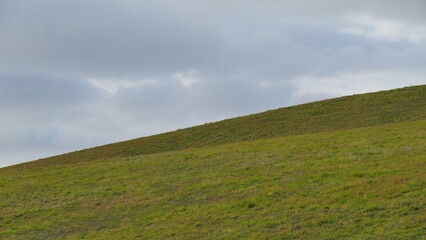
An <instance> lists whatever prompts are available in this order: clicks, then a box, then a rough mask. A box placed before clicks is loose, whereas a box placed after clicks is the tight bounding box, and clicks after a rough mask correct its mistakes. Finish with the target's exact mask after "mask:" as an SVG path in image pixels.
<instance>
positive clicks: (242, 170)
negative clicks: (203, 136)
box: [0, 121, 426, 239]
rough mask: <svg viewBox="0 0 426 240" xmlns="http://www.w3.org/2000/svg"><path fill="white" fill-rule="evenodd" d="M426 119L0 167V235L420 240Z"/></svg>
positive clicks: (424, 218) (424, 217) (424, 221)
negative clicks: (87, 159) (48, 164)
mask: <svg viewBox="0 0 426 240" xmlns="http://www.w3.org/2000/svg"><path fill="white" fill-rule="evenodd" d="M425 157H426V121H416V122H405V123H398V124H389V125H384V126H378V127H369V128H360V129H355V130H345V131H336V132H332V133H325V134H324V133H322V134H306V135H300V136H291V137H281V138H274V139H266V140H258V141H250V142H244V143H238V144H236V143H233V144H226V145H221V146H211V147H204V148H199V149H192V150H185V151H174V152H166V153H158V154H151V155H146V156H139V157H129V158H118V159H109V160H100V161H90V162H79V163H76V164H68V165H67V167H66V168H64V167H61V166H52V167H41V168H6V169H2V170H1V175H0V182H1V189H2V197H1V199H0V209H1V210H0V216H1V223H0V238H1V239H49V238H57V239H84V238H88V239H137V238H144V239H168V238H171V239H337V238H340V239H421V238H422V237H425V236H426V229H425V226H426V214H425V207H426V202H425V199H426V191H425V187H426V164H425Z"/></svg>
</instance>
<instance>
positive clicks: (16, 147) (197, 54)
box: [0, 0, 426, 167]
mask: <svg viewBox="0 0 426 240" xmlns="http://www.w3.org/2000/svg"><path fill="white" fill-rule="evenodd" d="M425 13H426V1H424V0H375V1H371V0H357V1H353V0H351V1H345V0H315V1H312V0H309V1H308V0H244V1H242V0H231V1H230V0H226V1H225V0H155V1H146V0H138V1H136V0H99V1H98V0H60V1H58V0H0V167H4V166H8V165H13V164H17V163H21V162H25V161H31V160H36V159H39V158H43V157H48V156H52V155H57V154H61V153H66V152H70V151H75V150H80V149H84V148H88V147H93V146H98V145H103V144H107V143H113V142H117V141H123V140H128V139H133V138H138V137H142V136H148V135H152V134H157V133H161V132H166V131H171V130H176V129H179V128H185V127H189V126H194V125H198V124H203V123H206V122H213V121H218V120H222V119H226V118H231V117H237V116H242V115H246V114H251V113H257V112H262V111H266V110H270V109H275V108H279V107H286V106H291V105H295V104H301V103H306V102H310V101H316V100H321V99H327V98H333V97H339V96H344V95H350V94H358V93H366V92H373V91H379V90H386V89H392V88H399V87H405V86H412V85H421V84H426V14H425Z"/></svg>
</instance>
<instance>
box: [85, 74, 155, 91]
mask: <svg viewBox="0 0 426 240" xmlns="http://www.w3.org/2000/svg"><path fill="white" fill-rule="evenodd" d="M87 81H88V82H89V83H90V84H92V85H93V86H95V87H97V88H99V89H102V90H104V91H106V92H108V93H109V94H112V95H115V94H116V93H117V91H118V90H120V89H126V88H131V87H136V86H144V85H149V84H155V83H157V81H158V80H157V79H143V80H133V79H117V78H90V79H88V80H87Z"/></svg>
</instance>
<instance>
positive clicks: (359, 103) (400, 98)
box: [26, 85, 426, 166]
mask: <svg viewBox="0 0 426 240" xmlns="http://www.w3.org/2000/svg"><path fill="white" fill-rule="evenodd" d="M425 93H426V85H421V86H415V87H407V88H401V89H395V90H390V91H382V92H376V93H369V94H362V95H354V96H348V97H342V98H336V99H329V100H324V101H319V102H313V103H308V104H302V105H298V106H293V107H287V108H280V109H276V110H271V111H267V112H263V113H258V114H253V115H248V116H243V117H238V118H233V119H227V120H224V121H220V122H215V123H208V124H204V125H201V126H196V127H191V128H187V129H182V130H177V131H174V132H168V133H164V134H159V135H154V136H150V137H143V138H139V139H134V140H130V141H125V142H120V143H114V144H109V145H105V146H101V147H96V148H91V149H86V150H82V151H78V152H74V153H71V154H65V155H61V156H55V157H52V158H48V159H44V160H43V161H37V162H34V163H32V165H36V166H39V165H40V164H41V165H52V164H53V165H57V164H59V165H62V164H65V163H75V162H76V161H91V160H96V159H102V158H111V157H122V156H136V155H140V154H148V153H158V152H164V151H171V150H179V149H186V148H195V147H203V146H211V145H219V144H224V143H231V142H241V141H247V140H257V139H266V138H272V137H281V136H290V135H297V134H305V133H317V132H327V131H335V130H343V129H351V128H356V127H367V126H376V125H380V124H385V123H396V122H402V121H409V120H421V119H426V107H425V105H426V94H425ZM32 165H31V164H30V165H29V164H28V163H27V164H26V166H32Z"/></svg>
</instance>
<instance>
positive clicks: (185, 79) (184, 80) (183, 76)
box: [171, 70, 199, 87]
mask: <svg viewBox="0 0 426 240" xmlns="http://www.w3.org/2000/svg"><path fill="white" fill-rule="evenodd" d="M171 77H172V78H173V79H177V80H179V81H180V83H181V84H182V85H183V86H184V87H191V86H192V85H193V84H194V83H197V82H198V81H199V77H198V76H197V72H196V71H194V70H189V71H187V72H178V73H175V74H173V75H172V76H171Z"/></svg>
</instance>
